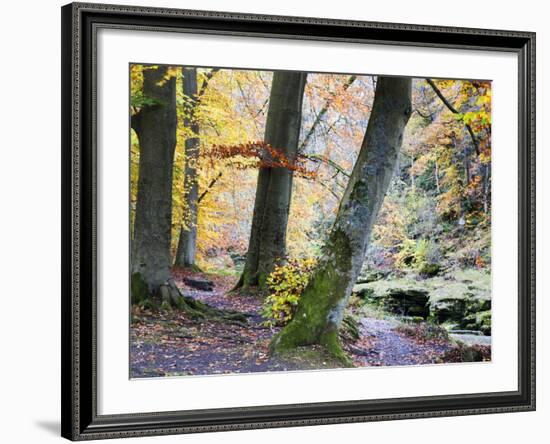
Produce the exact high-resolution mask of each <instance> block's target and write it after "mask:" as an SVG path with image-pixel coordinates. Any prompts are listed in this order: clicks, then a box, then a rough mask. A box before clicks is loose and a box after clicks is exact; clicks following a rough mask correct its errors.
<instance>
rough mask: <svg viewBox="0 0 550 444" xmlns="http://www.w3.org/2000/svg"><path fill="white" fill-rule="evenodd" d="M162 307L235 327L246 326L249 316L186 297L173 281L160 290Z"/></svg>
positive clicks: (194, 317) (162, 286)
mask: <svg viewBox="0 0 550 444" xmlns="http://www.w3.org/2000/svg"><path fill="white" fill-rule="evenodd" d="M159 295H160V297H161V306H163V307H166V308H168V307H170V308H177V309H179V310H183V311H185V312H186V313H187V314H188V315H190V317H191V318H192V319H196V320H201V319H211V320H219V321H223V322H227V323H231V324H235V325H240V326H246V325H247V323H248V318H247V315H246V314H244V313H241V312H238V311H235V310H222V309H219V308H214V307H212V306H210V305H208V304H205V303H204V302H201V301H199V300H197V299H193V298H191V297H189V296H185V295H183V294H182V293H181V291H180V289H179V288H178V287H177V285H176V283H175V282H174V280H173V279H170V280H168V281H167V282H166V283H165V284H164V285H161V286H160V288H159Z"/></svg>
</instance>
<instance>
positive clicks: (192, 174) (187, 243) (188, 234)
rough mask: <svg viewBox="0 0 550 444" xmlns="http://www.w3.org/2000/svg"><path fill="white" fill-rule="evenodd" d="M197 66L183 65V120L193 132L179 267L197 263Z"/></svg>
mask: <svg viewBox="0 0 550 444" xmlns="http://www.w3.org/2000/svg"><path fill="white" fill-rule="evenodd" d="M197 94H198V88H197V68H183V95H184V97H186V98H187V104H186V107H185V108H186V109H185V118H184V121H183V124H184V126H185V128H187V129H188V130H189V131H190V132H191V134H192V136H191V137H188V138H187V139H185V167H184V174H185V177H184V183H183V190H184V202H185V204H184V208H185V214H184V216H183V223H182V226H181V228H180V237H179V241H178V249H177V252H176V259H175V261H174V265H177V266H179V267H195V266H196V265H195V255H196V249H197V206H198V197H199V183H198V175H197V163H198V160H199V144H200V140H199V124H198V123H197V121H196V120H195V108H196V104H197Z"/></svg>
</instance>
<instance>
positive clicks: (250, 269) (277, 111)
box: [237, 72, 307, 288]
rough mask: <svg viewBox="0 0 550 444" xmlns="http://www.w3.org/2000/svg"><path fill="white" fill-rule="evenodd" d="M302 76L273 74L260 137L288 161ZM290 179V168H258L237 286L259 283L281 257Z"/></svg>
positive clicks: (292, 156)
mask: <svg viewBox="0 0 550 444" xmlns="http://www.w3.org/2000/svg"><path fill="white" fill-rule="evenodd" d="M306 77H307V73H303V72H275V73H274V74H273V83H272V86H271V94H270V98H269V111H268V113H267V122H266V130H265V136H264V141H265V142H266V143H268V144H270V145H271V146H272V147H273V148H275V149H278V150H280V151H281V152H282V153H283V154H284V156H285V157H286V158H287V159H288V160H289V161H290V162H294V160H295V159H296V155H297V151H298V140H299V137H300V126H301V121H302V101H303V96H304V87H305V84H306ZM265 160H268V161H269V159H265ZM292 179H293V171H292V170H291V169H288V168H284V167H262V168H260V171H259V173H258V182H257V186H256V198H255V202H254V214H253V217H252V227H251V233H250V241H249V245H248V253H247V255H246V263H245V266H244V271H243V274H242V276H241V279H240V281H239V283H238V284H237V286H239V287H240V286H242V287H245V288H246V287H249V286H258V285H259V286H260V287H263V286H264V285H265V280H266V278H267V276H268V275H269V273H271V271H272V270H273V267H274V266H275V264H276V263H277V262H278V261H280V260H282V259H284V257H285V255H286V229H287V224H288V213H289V210H290V201H291V196H292Z"/></svg>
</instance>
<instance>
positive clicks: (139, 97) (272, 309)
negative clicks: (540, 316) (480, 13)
mask: <svg viewBox="0 0 550 444" xmlns="http://www.w3.org/2000/svg"><path fill="white" fill-rule="evenodd" d="M61 130H62V208H63V214H62V223H63V225H62V258H63V263H62V293H63V294H62V435H63V436H64V437H66V438H68V439H71V440H84V439H102V438H117V437H135V436H147V435H161V434H177V433H195V432H207V431H223V430H237V429H252V428H269V427H287V426H299V425H315V424H331V423H344V422H361V421H377V420H390V419H404V418H425V417H434V416H455V415H472V414H484V413H499V412H516V411H527V410H534V409H535V34H534V33H529V32H518V31H501V30H486V29H465V28H447V27H436V26H423V25H408V24H407V25H405V24H394V23H373V22H359V21H347V20H346V21H343V20H332V19H322V18H305V17H283V16H260V15H250V14H236V13H225V12H206V11H190V10H176V9H160V8H144V7H131V6H117V5H101V4H84V3H72V4H69V5H66V6H64V7H63V8H62V128H61Z"/></svg>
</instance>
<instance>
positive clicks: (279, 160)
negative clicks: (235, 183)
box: [204, 141, 315, 178]
mask: <svg viewBox="0 0 550 444" xmlns="http://www.w3.org/2000/svg"><path fill="white" fill-rule="evenodd" d="M204 156H207V157H209V158H210V159H211V160H213V159H220V160H228V159H231V160H232V164H233V166H235V167H236V168H237V169H247V168H254V167H256V168H286V169H288V170H291V171H294V172H295V173H297V174H298V175H299V176H301V177H306V178H313V177H315V173H314V172H313V171H310V170H308V169H307V168H306V166H305V161H306V158H305V157H304V156H301V155H298V157H297V159H295V160H292V159H289V158H288V157H287V156H286V155H285V154H284V153H283V151H282V150H281V149H277V148H274V147H272V146H271V145H270V144H269V143H265V142H263V141H255V142H247V143H241V144H237V145H213V146H212V147H211V148H210V150H208V152H206V153H205V154H204ZM250 160H252V162H250Z"/></svg>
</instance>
